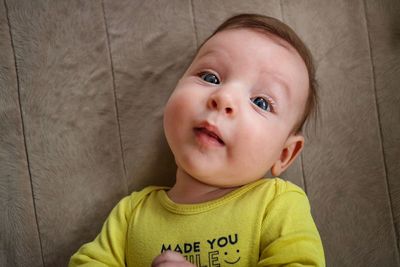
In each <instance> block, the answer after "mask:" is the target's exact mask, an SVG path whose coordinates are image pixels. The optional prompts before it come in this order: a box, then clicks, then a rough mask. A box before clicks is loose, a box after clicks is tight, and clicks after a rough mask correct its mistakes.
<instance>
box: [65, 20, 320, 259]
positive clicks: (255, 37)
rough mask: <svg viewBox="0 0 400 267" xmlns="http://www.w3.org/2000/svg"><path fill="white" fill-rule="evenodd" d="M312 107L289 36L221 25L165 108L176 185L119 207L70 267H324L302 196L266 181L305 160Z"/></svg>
mask: <svg viewBox="0 0 400 267" xmlns="http://www.w3.org/2000/svg"><path fill="white" fill-rule="evenodd" d="M315 103H316V92H315V81H314V68H313V65H312V61H311V56H310V54H309V52H308V49H307V48H306V46H305V45H304V43H303V42H302V41H301V40H300V39H299V37H298V36H297V35H296V34H295V33H294V32H293V30H291V29H290V28H289V27H288V26H287V25H285V24H283V23H282V22H280V21H279V20H276V19H274V18H270V17H266V16H261V15H255V14H242V15H238V16H235V17H232V18H230V19H228V20H227V21H225V22H224V23H223V24H222V25H221V26H220V27H219V28H218V29H217V30H216V31H215V32H214V33H213V34H212V35H211V37H209V38H208V39H207V40H206V41H205V42H204V43H203V44H202V45H201V46H200V48H199V50H198V52H197V55H196V56H195V58H194V60H193V62H192V63H191V65H190V66H189V68H188V69H187V70H186V72H185V73H184V74H183V76H182V77H181V79H180V80H179V82H178V84H177V86H176V88H175V90H174V92H173V93H172V95H171V97H170V99H169V101H168V103H167V105H166V107H165V112H164V131H165V135H166V138H167V141H168V144H169V146H170V148H171V150H172V152H173V154H174V157H175V161H176V164H177V173H176V182H175V185H174V186H173V187H172V188H163V187H154V186H152V187H147V188H145V189H143V190H141V191H139V192H134V193H132V194H131V195H130V196H127V197H126V198H124V199H123V200H121V201H120V202H119V203H118V205H117V206H116V207H115V208H114V209H113V211H112V212H111V214H110V215H109V217H108V219H107V220H106V222H105V223H104V225H103V228H102V230H101V232H100V234H99V235H98V236H97V237H96V239H95V240H94V241H92V242H91V243H88V244H85V245H83V246H82V247H81V248H80V249H79V251H78V252H76V253H75V254H74V255H73V256H72V258H71V261H70V264H69V266H71V267H72V266H79V265H85V266H157V267H162V266H174V267H176V266H197V267H203V266H208V267H211V266H252V267H254V266H325V260H324V252H323V248H322V243H321V239H320V236H319V233H318V230H317V228H316V226H315V223H314V221H313V219H312V216H311V213H310V206H309V202H308V199H307V196H306V195H305V193H304V192H303V191H302V189H301V188H299V187H297V186H295V185H294V184H292V183H290V182H286V181H283V180H281V179H279V178H273V179H265V178H263V176H264V175H265V174H266V173H267V172H268V171H271V173H272V175H273V176H279V175H280V174H281V173H282V172H283V171H284V170H286V169H287V168H288V167H289V165H290V164H291V163H292V162H293V160H294V159H295V158H296V157H297V156H298V155H299V154H300V152H301V150H302V149H303V146H304V137H303V136H302V134H301V133H302V128H303V124H304V122H305V120H306V118H307V117H309V115H310V114H311V113H312V112H313V110H314V109H315ZM86 264H87V265H86Z"/></svg>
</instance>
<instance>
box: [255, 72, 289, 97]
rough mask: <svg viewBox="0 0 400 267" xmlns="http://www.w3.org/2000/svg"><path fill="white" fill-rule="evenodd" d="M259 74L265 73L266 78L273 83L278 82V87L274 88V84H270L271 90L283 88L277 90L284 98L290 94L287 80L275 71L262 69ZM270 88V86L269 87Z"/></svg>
mask: <svg viewBox="0 0 400 267" xmlns="http://www.w3.org/2000/svg"><path fill="white" fill-rule="evenodd" d="M260 74H261V76H264V75H266V76H267V77H268V80H270V81H272V83H273V84H278V85H279V86H278V87H279V88H277V89H275V88H276V86H272V90H273V91H278V89H283V90H279V92H278V93H279V94H281V93H283V94H284V95H285V97H286V98H289V96H290V90H289V86H288V84H287V82H286V81H285V80H284V79H283V78H282V77H281V76H280V75H279V74H277V73H273V72H270V71H263V72H261V73H260ZM263 80H264V79H263ZM270 89H271V88H270Z"/></svg>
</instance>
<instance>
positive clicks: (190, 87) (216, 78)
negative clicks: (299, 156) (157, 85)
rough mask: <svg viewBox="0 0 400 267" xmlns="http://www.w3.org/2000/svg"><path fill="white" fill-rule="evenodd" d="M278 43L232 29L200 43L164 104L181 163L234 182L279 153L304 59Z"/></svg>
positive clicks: (298, 110) (304, 90) (302, 93)
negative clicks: (190, 62)
mask: <svg viewBox="0 0 400 267" xmlns="http://www.w3.org/2000/svg"><path fill="white" fill-rule="evenodd" d="M278 42H280V43H281V44H280V43H278ZM282 43H284V41H282V40H280V39H277V38H276V37H268V36H266V35H265V34H262V33H259V32H256V31H252V30H248V29H232V30H226V31H222V32H220V33H217V34H216V35H215V36H213V37H212V38H211V39H210V40H208V41H207V42H206V43H205V44H204V45H203V47H202V48H201V49H200V51H199V53H198V54H197V56H196V58H195V59H194V60H193V62H192V64H191V65H190V67H189V68H188V70H187V71H186V72H185V74H184V75H183V77H182V78H181V79H180V80H179V82H178V84H177V86H176V88H175V91H174V92H173V93H172V95H171V97H170V99H169V101H168V103H167V105H166V108H165V113H164V130H165V134H166V137H167V140H168V143H169V145H170V147H171V150H172V152H173V154H174V156H175V161H176V163H177V166H178V168H180V169H181V170H182V171H184V172H186V173H187V174H189V175H190V176H192V177H194V178H195V179H197V180H199V181H201V182H203V183H206V184H210V185H214V186H219V187H231V186H239V185H243V184H247V183H249V182H252V181H255V180H257V179H259V178H261V177H262V176H263V175H264V174H265V173H266V172H267V171H268V170H269V169H270V168H271V166H272V165H273V164H274V163H275V162H276V161H277V160H279V159H280V158H281V157H282V153H285V152H283V151H284V148H285V145H286V144H287V140H288V137H289V136H291V134H292V133H291V131H292V129H293V127H294V125H295V124H296V122H298V121H299V120H300V118H301V115H302V114H303V112H304V108H305V103H306V99H307V94H308V74H307V68H306V66H305V64H304V62H303V60H302V59H301V57H300V56H299V55H298V54H297V53H296V52H295V50H294V49H293V48H292V47H290V46H289V45H288V44H286V47H284V46H283V45H282Z"/></svg>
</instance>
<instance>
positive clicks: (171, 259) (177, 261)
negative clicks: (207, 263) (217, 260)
mask: <svg viewBox="0 0 400 267" xmlns="http://www.w3.org/2000/svg"><path fill="white" fill-rule="evenodd" d="M151 267H196V265H193V264H191V263H190V262H188V261H186V260H185V258H184V257H183V256H182V255H181V254H179V253H177V252H173V251H170V250H168V251H165V252H164V253H162V254H161V255H159V256H157V257H156V258H155V259H154V260H153V263H152V264H151Z"/></svg>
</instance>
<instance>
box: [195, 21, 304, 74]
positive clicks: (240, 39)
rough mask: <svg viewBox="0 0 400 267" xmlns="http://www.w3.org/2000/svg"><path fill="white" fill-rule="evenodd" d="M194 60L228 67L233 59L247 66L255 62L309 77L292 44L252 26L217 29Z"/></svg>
mask: <svg viewBox="0 0 400 267" xmlns="http://www.w3.org/2000/svg"><path fill="white" fill-rule="evenodd" d="M195 60H198V61H200V62H203V61H207V62H209V61H211V62H215V61H217V62H218V63H219V64H221V63H222V64H223V65H228V67H230V68H234V67H235V66H233V65H232V64H233V62H235V63H239V64H245V65H246V64H247V65H249V66H250V65H254V64H253V63H255V62H256V63H258V64H256V66H258V67H259V68H260V69H263V70H264V71H265V72H277V73H280V72H281V73H286V74H288V73H289V75H290V73H294V72H296V73H297V72H299V73H300V75H302V76H303V78H304V79H306V80H308V71H307V67H306V65H305V63H304V61H303V59H302V57H301V56H300V55H299V53H298V52H297V50H296V49H295V48H294V47H292V46H291V45H290V44H289V43H288V42H287V41H285V40H283V39H281V38H280V37H278V36H276V35H273V34H269V33H266V32H264V31H258V30H253V29H229V30H224V31H221V32H218V33H217V34H215V35H214V36H212V37H211V38H209V39H208V40H207V41H206V42H205V43H204V44H203V45H202V46H201V47H200V49H199V51H198V54H197V55H196V58H195ZM230 64H231V65H230ZM261 71H262V70H261ZM283 76H285V75H283Z"/></svg>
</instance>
